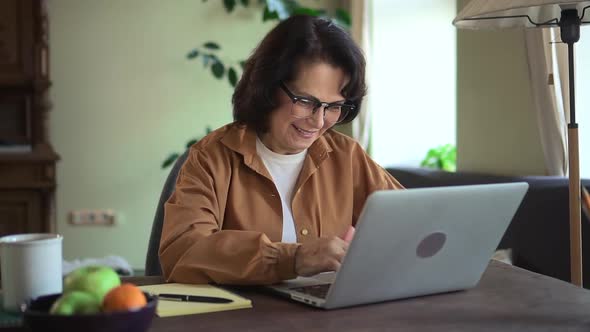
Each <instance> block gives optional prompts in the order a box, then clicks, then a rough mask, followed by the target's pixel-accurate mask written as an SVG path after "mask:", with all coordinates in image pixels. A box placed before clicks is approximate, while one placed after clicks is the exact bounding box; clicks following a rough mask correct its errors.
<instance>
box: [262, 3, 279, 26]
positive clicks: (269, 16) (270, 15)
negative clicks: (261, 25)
mask: <svg viewBox="0 0 590 332" xmlns="http://www.w3.org/2000/svg"><path fill="white" fill-rule="evenodd" d="M278 19H279V15H278V14H277V13H276V12H271V11H270V10H268V6H264V12H263V13H262V22H266V21H271V20H278Z"/></svg>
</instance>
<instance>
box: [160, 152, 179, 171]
mask: <svg viewBox="0 0 590 332" xmlns="http://www.w3.org/2000/svg"><path fill="white" fill-rule="evenodd" d="M178 156H179V155H178V153H171V154H170V155H169V156H168V158H166V160H164V162H163V163H162V169H165V168H166V167H168V166H170V165H172V164H173V163H174V161H176V159H178Z"/></svg>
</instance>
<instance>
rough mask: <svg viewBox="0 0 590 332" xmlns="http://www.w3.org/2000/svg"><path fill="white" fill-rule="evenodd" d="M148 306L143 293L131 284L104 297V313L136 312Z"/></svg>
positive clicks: (115, 288) (124, 285)
mask: <svg viewBox="0 0 590 332" xmlns="http://www.w3.org/2000/svg"><path fill="white" fill-rule="evenodd" d="M146 304H147V301H146V299H145V296H144V295H143V291H142V290H141V289H140V288H139V287H137V286H135V285H133V284H130V283H124V284H122V285H121V286H117V287H114V288H113V289H111V290H110V291H109V292H108V293H107V294H106V295H105V297H104V300H103V301H102V310H103V311H104V312H112V311H127V310H136V309H139V308H141V307H143V306H145V305H146Z"/></svg>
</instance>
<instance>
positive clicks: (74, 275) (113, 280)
mask: <svg viewBox="0 0 590 332" xmlns="http://www.w3.org/2000/svg"><path fill="white" fill-rule="evenodd" d="M120 284H121V278H119V275H118V274H117V272H115V270H113V269H112V268H110V267H108V266H98V265H97V266H94V265H92V266H84V267H81V268H78V269H76V270H74V271H72V272H70V273H69V274H68V275H67V276H66V277H65V278H64V287H63V291H64V293H67V292H71V291H82V292H86V293H89V294H91V295H93V296H94V297H96V299H97V300H98V301H99V302H100V303H102V300H103V298H104V296H105V295H106V293H108V292H109V291H110V290H111V289H113V288H115V287H117V286H119V285H120Z"/></svg>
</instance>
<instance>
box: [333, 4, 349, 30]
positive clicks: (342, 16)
mask: <svg viewBox="0 0 590 332" xmlns="http://www.w3.org/2000/svg"><path fill="white" fill-rule="evenodd" d="M335 14H336V15H335V16H336V19H337V20H338V21H339V22H341V23H344V24H345V26H346V27H348V28H350V26H351V25H352V18H351V17H350V13H349V12H348V11H346V10H344V9H342V8H338V9H336V13H335Z"/></svg>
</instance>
